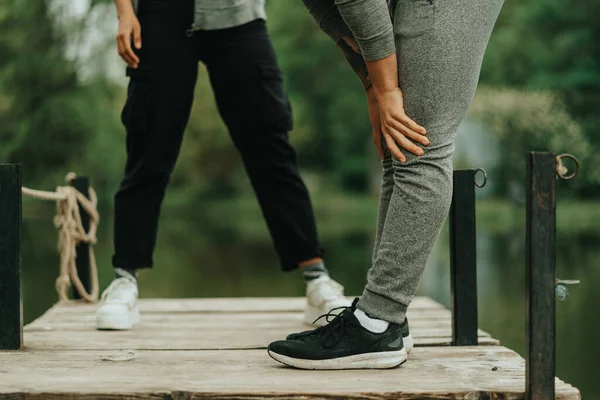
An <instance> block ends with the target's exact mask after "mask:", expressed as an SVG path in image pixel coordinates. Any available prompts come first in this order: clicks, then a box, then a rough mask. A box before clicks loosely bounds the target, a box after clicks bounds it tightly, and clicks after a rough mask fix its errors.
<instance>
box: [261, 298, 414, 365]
mask: <svg viewBox="0 0 600 400" xmlns="http://www.w3.org/2000/svg"><path fill="white" fill-rule="evenodd" d="M357 302H358V299H355V300H354V302H353V303H352V306H350V307H345V308H344V311H343V312H342V313H341V314H339V315H336V314H332V313H329V314H325V315H323V316H322V317H324V318H327V319H329V318H331V317H335V318H334V319H333V320H332V321H330V322H329V324H328V325H325V326H322V327H320V328H317V329H315V330H313V331H310V332H303V333H301V334H297V335H296V337H295V338H294V339H291V340H280V341H277V342H273V343H271V344H270V345H269V349H268V352H269V355H270V356H271V358H273V359H274V360H276V361H279V362H281V363H283V364H285V365H288V366H291V367H295V368H301V369H365V368H377V369H383V368H394V367H397V366H399V365H401V364H403V363H404V362H405V361H406V357H407V355H406V349H405V348H404V343H403V340H402V329H401V326H400V325H399V324H393V323H390V325H389V327H388V329H387V330H386V331H385V332H382V333H374V332H371V331H369V330H367V329H365V328H363V326H362V325H361V324H360V322H359V321H358V319H356V316H355V315H354V311H355V310H356V303H357ZM332 311H334V310H332Z"/></svg>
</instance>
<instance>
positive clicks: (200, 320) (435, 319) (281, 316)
mask: <svg viewBox="0 0 600 400" xmlns="http://www.w3.org/2000/svg"><path fill="white" fill-rule="evenodd" d="M408 316H409V318H410V326H423V325H427V326H429V325H435V326H444V327H445V326H446V325H447V324H448V323H449V321H450V319H451V317H450V312H449V311H446V310H440V311H437V312H436V313H426V314H421V313H418V314H416V315H413V314H412V313H410V312H409V315H408ZM95 320H96V314H95V313H94V312H89V313H86V314H81V313H76V314H73V313H70V314H69V313H61V314H48V315H45V316H43V317H41V318H38V319H37V320H35V321H33V322H32V323H30V324H28V325H27V326H26V327H25V329H26V330H28V329H29V330H30V329H31V328H34V329H37V328H42V327H50V328H53V329H61V327H62V326H64V327H65V328H68V329H80V328H84V327H87V325H89V324H90V323H93V322H95ZM263 321H279V322H284V321H285V322H289V323H295V324H300V323H302V321H303V316H302V313H299V312H278V313H223V314H220V313H171V314H162V313H157V314H142V326H147V325H155V327H157V328H161V327H162V328H169V329H170V328H171V327H172V326H173V325H172V324H174V326H178V327H181V328H182V329H188V328H190V327H193V328H196V327H198V325H200V326H205V325H206V324H219V325H222V324H239V323H241V322H243V323H246V322H251V323H255V322H258V323H260V322H263ZM303 325H304V324H303ZM310 326H311V325H306V327H310ZM86 329H87V328H86Z"/></svg>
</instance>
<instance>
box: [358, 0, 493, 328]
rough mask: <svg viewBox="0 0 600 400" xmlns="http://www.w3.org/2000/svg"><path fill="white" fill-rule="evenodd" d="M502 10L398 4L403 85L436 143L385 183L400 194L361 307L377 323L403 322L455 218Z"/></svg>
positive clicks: (477, 4) (456, 2)
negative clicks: (460, 155) (463, 148)
mask: <svg viewBox="0 0 600 400" xmlns="http://www.w3.org/2000/svg"><path fill="white" fill-rule="evenodd" d="M501 5H502V1H501V0H491V1H489V0H466V1H463V0H448V1H438V0H418V1H403V0H399V1H398V2H397V5H396V9H395V11H394V30H395V36H396V47H397V54H398V64H399V81H400V86H401V88H402V90H403V93H404V98H405V104H406V111H407V114H408V115H409V116H411V117H412V118H413V119H415V120H416V121H417V122H418V123H420V124H421V125H423V126H424V127H425V128H426V129H427V131H428V137H429V139H430V141H431V145H430V146H429V147H428V148H427V149H426V150H425V155H424V156H421V157H416V156H412V155H407V162H406V163H405V164H401V163H399V162H398V161H397V160H396V159H393V160H392V171H393V172H392V174H391V175H388V177H387V178H386V179H388V181H389V180H390V179H392V180H393V190H392V194H391V197H390V202H389V206H388V209H387V214H386V216H385V223H384V224H383V226H382V231H381V232H382V233H381V236H380V239H379V246H378V248H377V254H376V256H375V261H374V263H373V267H372V268H371V269H370V270H369V274H368V281H367V286H366V288H365V291H364V293H363V297H362V298H361V300H360V302H359V304H358V307H359V308H360V309H362V310H364V311H365V312H367V313H369V314H371V315H373V316H375V317H377V318H380V319H384V320H386V321H391V322H396V323H401V322H403V321H404V317H405V313H406V308H407V306H408V305H409V304H410V301H411V300H412V298H413V296H414V293H415V292H416V289H417V286H418V283H419V280H420V278H421V275H422V272H423V269H424V267H425V263H426V261H427V257H428V256H429V254H430V252H431V249H432V247H433V245H434V243H435V240H436V238H437V236H438V234H439V232H440V230H441V228H442V226H443V224H444V221H445V219H446V216H447V214H448V210H449V207H450V201H451V195H452V152H453V150H454V138H455V136H456V134H457V130H458V126H459V124H460V122H461V120H462V119H463V117H464V115H465V113H466V111H467V108H468V107H469V104H470V103H471V100H472V98H473V95H474V93H475V89H476V87H477V81H478V79H479V71H480V68H481V62H482V59H483V54H484V52H485V47H486V45H487V42H488V39H489V36H490V34H491V31H492V28H493V26H494V23H495V21H496V18H497V15H498V13H499V11H500V8H501ZM465 27H468V29H465ZM388 173H389V171H388ZM390 183H391V181H389V182H388V184H390ZM385 185H386V183H385V182H384V186H385Z"/></svg>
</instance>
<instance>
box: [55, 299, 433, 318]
mask: <svg viewBox="0 0 600 400" xmlns="http://www.w3.org/2000/svg"><path fill="white" fill-rule="evenodd" d="M352 299H353V298H352V297H348V300H352ZM305 304H306V298H304V297H271V298H261V297H245V298H242V297H241V298H225V297H223V298H206V299H205V298H195V299H140V301H139V306H140V311H141V312H142V313H190V312H206V313H210V312H212V313H215V312H236V313H239V312H293V311H302V310H303V309H304V306H305ZM96 307H97V306H96V305H94V304H86V303H72V304H66V305H62V304H61V305H56V306H54V307H53V308H52V309H51V310H50V311H49V312H50V313H64V312H68V313H83V314H85V313H89V312H93V311H95V309H96ZM436 309H437V310H445V307H444V306H443V305H441V304H440V303H437V302H436V301H434V300H431V299H430V298H428V297H415V299H414V300H413V302H412V304H411V305H410V310H411V311H416V310H436Z"/></svg>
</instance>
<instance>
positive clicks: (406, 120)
mask: <svg viewBox="0 0 600 400" xmlns="http://www.w3.org/2000/svg"><path fill="white" fill-rule="evenodd" d="M399 120H400V122H402V123H403V124H404V125H405V126H407V127H408V128H409V129H412V130H413V131H415V132H418V133H420V134H421V135H425V134H427V130H426V129H425V128H423V127H422V126H421V125H419V124H417V123H416V122H415V121H413V120H412V119H410V118H409V117H408V115H406V114H405V113H404V110H402V115H401V116H400V118H399Z"/></svg>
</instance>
